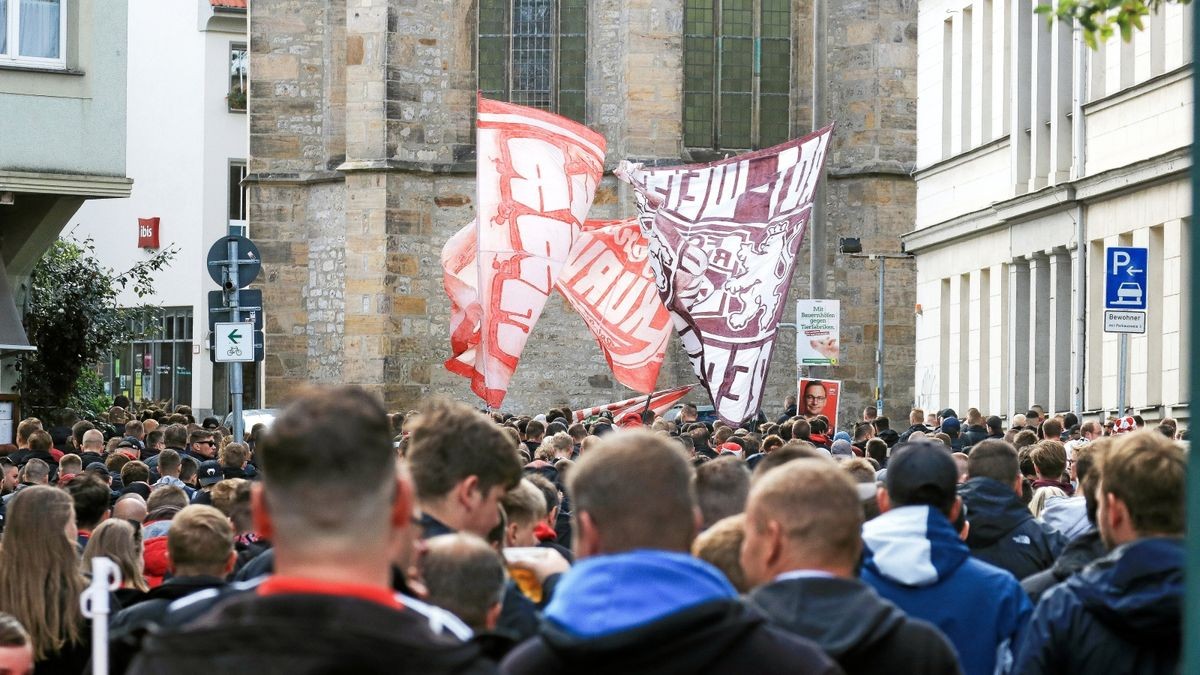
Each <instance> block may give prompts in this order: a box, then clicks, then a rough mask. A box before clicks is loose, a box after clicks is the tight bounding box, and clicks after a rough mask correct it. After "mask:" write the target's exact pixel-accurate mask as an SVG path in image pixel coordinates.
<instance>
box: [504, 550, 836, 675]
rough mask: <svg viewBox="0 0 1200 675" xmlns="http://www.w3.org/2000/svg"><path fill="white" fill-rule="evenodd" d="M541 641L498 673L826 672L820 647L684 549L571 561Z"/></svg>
mask: <svg viewBox="0 0 1200 675" xmlns="http://www.w3.org/2000/svg"><path fill="white" fill-rule="evenodd" d="M543 618H544V621H543V623H542V629H541V632H540V634H539V636H538V637H536V638H533V639H531V640H527V641H526V642H524V643H522V644H521V645H518V646H517V647H516V649H514V650H513V651H512V652H510V653H509V654H508V656H507V657H505V659H504V661H503V663H502V664H501V670H502V671H503V672H506V673H512V674H516V675H541V674H543V673H546V674H549V673H564V672H569V673H574V674H575V675H613V674H615V673H621V674H631V675H632V674H635V673H639V674H640V673H652V674H653V675H695V674H696V673H708V674H711V675H742V674H743V673H755V674H756V675H775V674H778V675H832V674H833V673H839V672H841V671H840V670H839V669H838V667H837V664H836V663H834V661H833V660H832V659H830V658H829V657H828V656H827V655H826V654H824V653H823V652H822V651H821V649H820V647H818V646H817V645H816V644H815V643H813V642H811V641H809V640H806V639H804V638H802V637H800V636H798V635H793V634H790V633H788V632H786V631H784V630H782V629H779V628H776V627H774V626H770V625H769V624H768V623H767V620H766V618H765V617H763V616H762V615H761V614H759V613H757V612H754V611H752V610H750V609H749V608H748V607H747V606H746V605H745V604H743V603H742V602H741V601H740V600H739V599H738V597H737V591H735V590H734V588H733V586H731V585H730V584H729V581H727V580H726V579H725V577H724V575H722V574H721V572H720V571H719V570H717V568H715V567H713V566H712V565H709V564H708V563H706V562H704V561H702V560H698V559H696V558H693V557H691V556H689V555H687V554H684V553H675V552H670V551H658V550H647V549H641V550H635V551H629V552H626V553H617V554H612V555H601V556H594V557H590V558H586V559H584V560H581V561H580V562H578V563H577V564H576V565H575V566H574V567H572V568H571V569H570V571H568V572H567V573H566V574H564V575H563V577H562V580H561V581H559V583H558V585H557V586H556V587H555V591H554V597H553V599H552V600H551V601H550V604H549V605H547V606H546V611H545V612H544V614H543Z"/></svg>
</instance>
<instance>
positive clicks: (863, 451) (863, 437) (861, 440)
mask: <svg viewBox="0 0 1200 675" xmlns="http://www.w3.org/2000/svg"><path fill="white" fill-rule="evenodd" d="M872 438H875V426H874V425H872V424H871V423H870V422H859V423H858V424H855V425H854V441H853V442H852V443H851V444H850V445H851V446H853V447H854V454H855V455H858V456H859V457H866V455H867V441H869V440H871V439H872Z"/></svg>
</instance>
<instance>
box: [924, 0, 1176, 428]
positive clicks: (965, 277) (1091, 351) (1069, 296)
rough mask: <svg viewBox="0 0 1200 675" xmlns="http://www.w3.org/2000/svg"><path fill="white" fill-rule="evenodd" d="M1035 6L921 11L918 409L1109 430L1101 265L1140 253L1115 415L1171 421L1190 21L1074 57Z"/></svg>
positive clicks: (1110, 346)
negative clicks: (1074, 418)
mask: <svg viewBox="0 0 1200 675" xmlns="http://www.w3.org/2000/svg"><path fill="white" fill-rule="evenodd" d="M1034 4H1036V3H1030V2H1024V1H1022V0H973V1H964V0H944V1H940V2H922V3H920V17H919V25H920V56H919V59H918V67H919V77H918V86H919V88H920V96H919V99H918V139H917V167H918V168H917V171H916V174H915V175H916V182H917V207H916V220H915V226H914V229H913V231H912V232H910V233H909V234H907V235H905V237H904V240H905V245H906V248H907V250H908V251H910V252H912V253H914V254H915V255H916V262H917V303H918V310H917V320H916V332H917V336H916V345H917V354H916V357H917V358H916V372H915V381H914V387H915V391H916V400H917V403H918V404H919V405H922V406H924V407H925V408H927V409H940V408H945V407H953V408H955V409H958V410H960V411H961V410H962V409H964V408H966V407H969V406H976V407H978V408H980V409H981V410H982V411H984V413H985V414H997V415H1002V416H1008V415H1012V414H1014V413H1019V412H1024V411H1025V410H1026V409H1028V408H1029V407H1030V406H1032V405H1035V404H1037V405H1042V406H1044V407H1045V408H1046V409H1047V410H1053V411H1060V412H1061V411H1068V410H1074V411H1077V412H1084V413H1086V414H1089V415H1096V414H1101V413H1108V414H1111V413H1113V412H1115V409H1116V406H1117V405H1118V391H1117V381H1118V358H1117V344H1118V343H1117V337H1116V336H1115V335H1113V334H1107V333H1105V332H1104V330H1103V305H1104V260H1105V258H1104V250H1105V248H1107V247H1110V246H1141V247H1147V248H1148V253H1149V280H1148V288H1147V289H1146V297H1147V299H1148V314H1147V330H1146V333H1145V334H1144V335H1135V336H1132V337H1131V338H1130V340H1129V344H1130V350H1129V363H1128V370H1127V377H1128V388H1127V396H1126V399H1125V400H1126V401H1127V402H1128V405H1129V406H1131V407H1132V408H1133V410H1134V412H1135V413H1138V414H1142V415H1143V416H1145V417H1147V418H1148V419H1158V418H1160V417H1166V416H1174V417H1180V416H1183V417H1186V416H1187V403H1188V401H1187V399H1188V394H1187V373H1186V368H1187V353H1186V345H1187V340H1188V336H1187V321H1188V315H1189V312H1190V311H1191V308H1190V299H1189V298H1188V297H1187V295H1186V291H1185V288H1184V287H1185V285H1186V283H1187V275H1188V270H1187V266H1188V261H1187V260H1186V258H1185V257H1184V250H1185V248H1186V246H1187V241H1188V237H1189V236H1190V232H1191V217H1192V214H1191V205H1190V199H1191V195H1190V187H1189V178H1188V171H1189V169H1190V166H1191V161H1190V157H1189V153H1190V147H1191V142H1192V132H1191V116H1192V105H1193V99H1192V76H1191V65H1192V64H1191V53H1192V39H1193V37H1192V34H1191V30H1190V28H1191V21H1192V19H1191V12H1192V11H1193V10H1192V8H1191V7H1190V6H1188V7H1181V6H1178V5H1174V4H1171V5H1167V6H1164V7H1163V8H1162V9H1161V10H1160V11H1159V13H1157V14H1154V15H1152V16H1151V17H1150V19H1149V20H1148V21H1147V22H1146V29H1145V30H1144V31H1141V32H1138V33H1136V34H1135V35H1134V38H1133V40H1132V41H1131V42H1128V43H1125V42H1121V41H1120V39H1119V38H1114V39H1113V40H1111V41H1109V42H1108V43H1107V44H1104V45H1103V46H1102V47H1101V48H1100V49H1099V50H1096V51H1092V50H1089V49H1086V47H1081V45H1080V44H1079V42H1078V41H1077V40H1078V39H1079V38H1078V36H1077V35H1075V34H1073V32H1072V30H1071V27H1070V25H1068V24H1063V23H1055V24H1053V25H1050V24H1048V23H1047V22H1046V21H1045V19H1044V18H1042V17H1041V16H1039V15H1036V14H1034V13H1033V6H1034Z"/></svg>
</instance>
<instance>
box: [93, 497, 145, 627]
mask: <svg viewBox="0 0 1200 675" xmlns="http://www.w3.org/2000/svg"><path fill="white" fill-rule="evenodd" d="M93 558H108V559H109V560H111V561H113V562H114V563H116V565H117V568H118V569H120V570H121V587H120V588H119V589H117V590H116V592H115V593H114V595H115V596H116V598H117V600H118V601H119V602H120V603H121V605H127V604H129V603H131V602H133V601H134V600H136V599H138V598H140V597H141V596H142V594H143V593H145V592H146V591H148V590H150V586H148V585H147V584H146V578H145V577H144V576H143V574H142V570H143V569H144V567H143V565H144V562H143V560H142V532H141V529H140V528H135V527H134V526H133V525H132V524H131V523H129V521H125V520H114V519H112V518H110V519H108V520H106V521H104V522H103V523H100V525H99V526H98V527H97V528H96V529H95V530H93V531H92V536H91V537H90V538H89V539H88V543H87V546H85V547H84V549H83V561H82V567H81V571H82V572H84V573H90V572H91V570H92V559H93Z"/></svg>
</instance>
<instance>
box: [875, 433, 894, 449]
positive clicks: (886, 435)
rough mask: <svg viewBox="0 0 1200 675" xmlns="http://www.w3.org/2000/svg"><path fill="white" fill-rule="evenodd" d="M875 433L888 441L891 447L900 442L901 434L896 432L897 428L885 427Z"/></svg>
mask: <svg viewBox="0 0 1200 675" xmlns="http://www.w3.org/2000/svg"><path fill="white" fill-rule="evenodd" d="M875 435H876V436H878V437H879V440H881V441H883V442H884V443H887V446H888V447H889V448H890V447H892V446H894V445H896V444H897V443H899V442H900V434H898V433H896V430H895V429H884V430H882V431H880V432H879V433H878V434H875Z"/></svg>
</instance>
